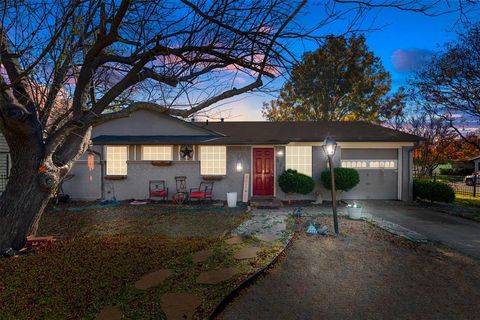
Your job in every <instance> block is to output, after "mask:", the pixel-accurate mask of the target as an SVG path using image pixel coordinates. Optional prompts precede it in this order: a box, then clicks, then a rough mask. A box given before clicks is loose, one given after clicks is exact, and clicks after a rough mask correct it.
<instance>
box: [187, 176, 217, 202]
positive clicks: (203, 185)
mask: <svg viewBox="0 0 480 320" xmlns="http://www.w3.org/2000/svg"><path fill="white" fill-rule="evenodd" d="M212 194H213V181H208V182H205V181H202V182H200V186H199V187H198V188H192V189H190V193H189V199H197V200H199V201H200V200H207V199H208V200H212Z"/></svg>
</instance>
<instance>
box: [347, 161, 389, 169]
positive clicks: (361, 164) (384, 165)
mask: <svg viewBox="0 0 480 320" xmlns="http://www.w3.org/2000/svg"><path fill="white" fill-rule="evenodd" d="M342 167H343V168H354V169H397V160H342Z"/></svg>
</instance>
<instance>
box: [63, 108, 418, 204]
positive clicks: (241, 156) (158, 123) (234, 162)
mask: <svg viewBox="0 0 480 320" xmlns="http://www.w3.org/2000/svg"><path fill="white" fill-rule="evenodd" d="M327 135H329V136H332V137H333V138H334V139H336V140H337V142H338V148H337V152H336V155H335V158H334V161H335V165H336V166H344V167H353V168H356V169H358V171H359V173H360V184H359V185H358V186H357V187H355V188H354V189H353V190H351V191H350V192H347V193H343V198H344V199H399V200H411V197H412V168H413V164H412V162H413V160H412V152H411V151H412V148H413V147H414V145H415V144H416V143H417V142H418V141H419V140H420V138H419V137H417V136H413V135H409V134H405V133H402V132H399V131H395V130H392V129H388V128H385V127H382V126H378V125H373V124H367V123H363V122H202V123H199V122H186V121H183V120H180V119H177V118H174V117H170V116H168V115H166V114H164V113H161V112H155V111H150V110H138V111H136V112H133V113H132V114H130V116H128V117H125V118H120V119H116V120H111V121H110V122H107V123H103V124H101V125H98V126H97V127H95V128H94V129H93V132H92V144H93V146H92V150H95V151H96V152H98V153H99V154H100V155H101V156H100V157H97V156H96V157H95V159H96V161H95V165H94V170H93V171H92V172H91V173H90V171H89V169H88V165H87V160H86V157H83V158H82V159H81V160H79V161H77V163H76V164H75V166H74V167H73V169H72V171H71V174H72V175H73V178H72V179H71V180H69V181H66V182H65V183H64V190H65V192H66V193H68V194H69V195H70V196H71V197H72V198H73V199H79V200H95V199H100V198H110V197H113V196H115V197H116V198H117V199H119V200H125V199H146V198H148V197H149V181H150V180H165V181H166V183H167V187H168V188H169V197H171V196H172V195H173V194H174V193H175V189H176V187H175V177H176V176H186V177H187V188H188V189H190V188H194V187H198V186H199V184H200V182H201V181H202V180H203V179H209V180H212V179H213V180H215V183H214V189H213V198H214V199H221V200H224V199H226V193H227V192H238V198H239V200H241V199H242V191H243V186H244V178H245V174H249V175H250V177H249V182H248V186H249V191H248V197H249V198H251V197H256V196H258V197H276V198H277V199H280V200H282V199H285V194H284V193H283V192H282V191H281V190H280V188H279V186H278V176H279V175H280V174H281V173H282V172H283V171H284V170H286V169H288V168H292V169H297V170H298V171H299V172H302V173H305V174H307V175H309V176H312V177H313V178H314V179H315V181H316V182H317V183H319V180H320V173H321V172H322V170H325V169H326V168H327V166H326V158H325V155H324V153H323V149H322V147H321V145H322V142H323V140H324V138H325V137H326V136H327ZM189 150H191V152H185V151H189ZM100 160H101V161H100ZM102 169H103V170H102ZM90 176H91V177H92V179H91V180H90ZM320 190H321V189H320ZM322 194H323V197H324V198H328V195H329V193H328V192H327V190H323V192H322ZM289 199H292V198H291V197H290V196H289ZM296 199H315V195H314V194H313V193H312V194H310V195H306V196H303V195H302V196H300V195H299V196H297V197H296Z"/></svg>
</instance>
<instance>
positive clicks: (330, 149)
mask: <svg viewBox="0 0 480 320" xmlns="http://www.w3.org/2000/svg"><path fill="white" fill-rule="evenodd" d="M322 148H323V151H324V152H325V154H326V155H327V158H328V165H329V167H330V177H331V180H332V186H331V187H332V188H331V189H332V211H333V227H334V229H335V234H337V235H338V217H337V195H336V190H335V171H334V168H333V161H332V158H333V156H334V155H335V151H336V150H337V142H336V141H335V140H334V139H333V138H330V137H326V138H325V140H324V141H323V146H322Z"/></svg>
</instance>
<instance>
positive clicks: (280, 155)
mask: <svg viewBox="0 0 480 320" xmlns="http://www.w3.org/2000/svg"><path fill="white" fill-rule="evenodd" d="M277 156H279V157H283V150H282V149H279V150H278V151H277Z"/></svg>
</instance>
